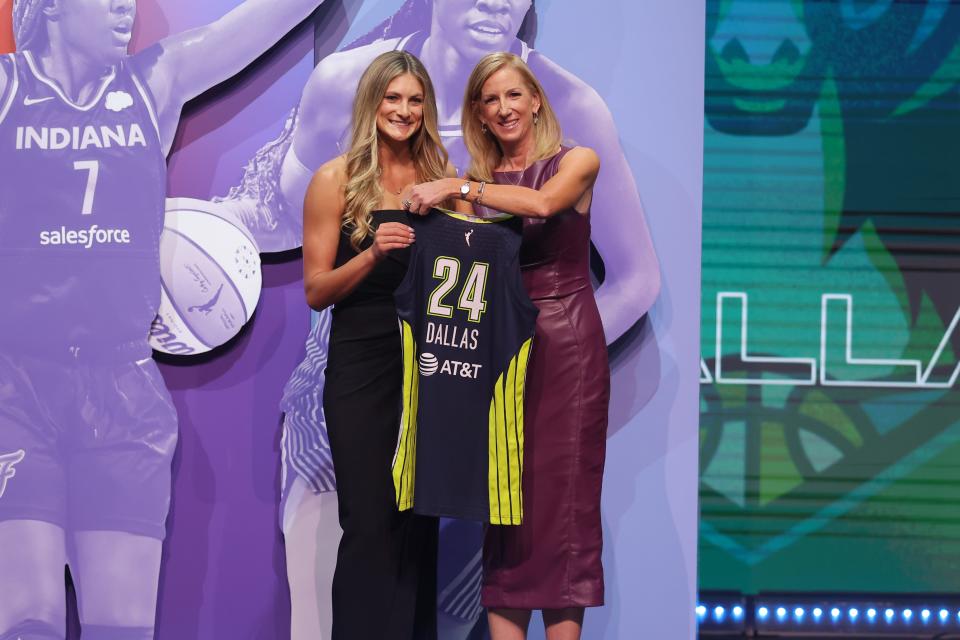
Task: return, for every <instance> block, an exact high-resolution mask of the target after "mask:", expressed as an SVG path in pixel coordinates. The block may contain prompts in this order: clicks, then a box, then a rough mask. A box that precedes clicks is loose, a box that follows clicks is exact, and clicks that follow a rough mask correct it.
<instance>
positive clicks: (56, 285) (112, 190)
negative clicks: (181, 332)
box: [0, 52, 166, 353]
mask: <svg viewBox="0 0 960 640" xmlns="http://www.w3.org/2000/svg"><path fill="white" fill-rule="evenodd" d="M0 65H2V66H3V68H4V69H5V71H6V74H7V77H8V78H9V81H8V83H7V89H6V91H5V92H4V95H3V96H2V97H0V158H2V164H3V180H0V267H2V272H3V278H2V280H0V294H2V299H3V305H4V313H3V314H2V318H0V340H4V341H8V342H9V341H12V342H14V344H15V346H16V345H20V344H21V343H22V341H23V340H28V339H30V340H39V341H42V342H43V343H44V345H45V346H49V347H52V348H56V347H57V346H58V345H59V346H77V345H81V344H83V345H91V346H92V347H94V349H95V350H96V349H101V348H110V347H111V346H115V345H121V344H125V343H129V342H139V343H142V345H143V346H144V352H145V353H149V349H148V348H147V347H146V341H147V334H148V332H149V330H150V323H151V322H152V321H153V319H154V317H155V316H156V313H157V307H158V305H159V301H160V258H159V241H160V231H161V229H162V226H163V215H164V195H165V190H166V165H165V162H164V155H163V150H162V147H161V144H160V138H159V134H158V130H157V124H156V123H157V119H156V114H155V112H154V106H153V104H152V100H151V98H150V95H149V93H148V91H147V89H146V87H145V86H144V84H143V83H142V81H141V80H140V79H139V78H138V77H137V74H136V73H135V72H134V70H133V69H132V68H131V66H130V64H129V61H128V60H123V61H121V62H119V63H118V64H117V65H116V66H115V67H114V68H112V69H111V70H110V72H109V73H108V74H107V75H106V76H105V77H104V78H103V79H102V80H101V82H100V84H99V86H98V87H97V89H96V91H95V92H94V93H93V94H92V95H91V96H90V97H89V98H88V99H87V101H86V102H84V103H83V104H77V103H75V102H73V101H72V100H71V99H70V98H69V97H68V96H66V95H65V94H64V92H63V91H62V89H61V88H60V86H59V85H58V84H57V83H56V82H55V81H54V80H52V79H50V78H48V77H47V76H45V75H44V74H43V72H42V70H41V69H40V68H39V65H38V64H37V62H36V60H35V59H34V58H33V57H32V56H31V55H30V53H29V52H24V53H16V54H10V55H8V56H3V57H2V58H0Z"/></svg>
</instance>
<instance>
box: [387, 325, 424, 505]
mask: <svg viewBox="0 0 960 640" xmlns="http://www.w3.org/2000/svg"><path fill="white" fill-rule="evenodd" d="M400 328H401V332H402V338H401V340H402V342H401V344H402V349H403V413H402V414H401V416H400V436H399V438H398V440H397V450H396V452H395V453H394V456H393V468H392V473H393V488H394V490H395V492H396V499H397V508H398V509H399V510H400V511H405V510H407V509H411V508H413V486H414V482H415V477H416V474H415V472H416V461H417V404H418V403H417V400H418V396H419V392H420V389H419V387H420V371H419V367H418V366H417V345H416V343H415V342H414V340H413V329H412V328H411V326H410V324H409V323H408V322H405V321H403V320H401V321H400Z"/></svg>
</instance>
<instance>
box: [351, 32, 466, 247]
mask: <svg viewBox="0 0 960 640" xmlns="http://www.w3.org/2000/svg"><path fill="white" fill-rule="evenodd" d="M407 73H409V74H410V75H412V76H413V77H415V78H416V79H417V80H419V81H420V85H421V86H422V87H423V119H422V121H421V123H420V128H419V129H418V130H417V132H416V133H415V134H413V136H412V137H411V139H410V151H411V154H412V156H413V164H414V167H415V169H416V179H417V182H427V181H430V180H437V179H439V178H442V177H443V176H444V174H445V172H446V167H447V160H448V156H447V151H446V149H444V148H443V143H442V142H441V141H440V132H439V129H438V127H437V99H436V95H435V94H434V91H433V83H432V82H430V76H429V75H428V74H427V70H426V69H425V68H424V66H423V63H422V62H420V61H419V60H418V59H417V58H416V57H415V56H413V55H411V54H409V53H407V52H406V51H388V52H387V53H382V54H380V55H379V56H377V57H376V58H374V60H373V62H371V63H370V66H369V67H367V70H366V71H364V72H363V75H362V76H361V77H360V84H359V85H358V86H357V95H356V97H355V98H354V99H353V118H352V121H351V135H350V149H349V151H347V184H346V187H345V188H344V202H345V206H344V209H343V221H342V224H343V227H344V228H345V229H348V228H351V227H352V229H351V232H350V242H351V243H352V244H353V247H354V248H355V249H358V250H359V248H360V243H361V242H362V241H363V240H364V238H366V237H368V236H370V235H372V232H373V227H372V226H371V224H370V221H371V215H370V212H371V211H372V210H373V209H375V208H376V207H377V206H378V205H379V204H380V202H381V201H382V200H383V187H382V186H381V185H380V159H379V154H378V153H377V142H378V139H379V134H378V131H377V111H378V110H379V108H380V103H381V102H382V101H383V96H384V94H385V93H386V92H387V87H388V86H389V85H390V83H391V82H392V81H393V79H394V78H396V77H398V76H402V75H404V74H407Z"/></svg>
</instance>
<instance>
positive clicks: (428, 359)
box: [420, 353, 440, 376]
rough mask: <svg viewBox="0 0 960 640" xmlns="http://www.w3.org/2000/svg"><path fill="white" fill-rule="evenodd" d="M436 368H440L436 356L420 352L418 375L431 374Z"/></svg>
mask: <svg viewBox="0 0 960 640" xmlns="http://www.w3.org/2000/svg"><path fill="white" fill-rule="evenodd" d="M438 368H440V363H439V362H438V361H437V356H435V355H433V354H432V353H421V354H420V375H424V376H432V375H433V374H435V373H436V372H437V369H438Z"/></svg>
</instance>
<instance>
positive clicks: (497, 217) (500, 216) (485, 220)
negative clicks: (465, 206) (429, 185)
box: [434, 207, 513, 224]
mask: <svg viewBox="0 0 960 640" xmlns="http://www.w3.org/2000/svg"><path fill="white" fill-rule="evenodd" d="M434 208H435V209H436V210H437V211H439V212H440V213H445V214H446V215H448V216H450V217H451V218H456V219H457V220H463V221H464V222H472V223H474V224H493V223H495V222H504V221H505V220H510V219H512V218H513V216H512V215H510V214H509V213H503V212H497V213H496V214H494V215H491V216H486V217H482V218H481V217H480V216H471V215H468V214H466V213H460V212H459V211H451V210H450V209H441V208H440V207H434Z"/></svg>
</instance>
